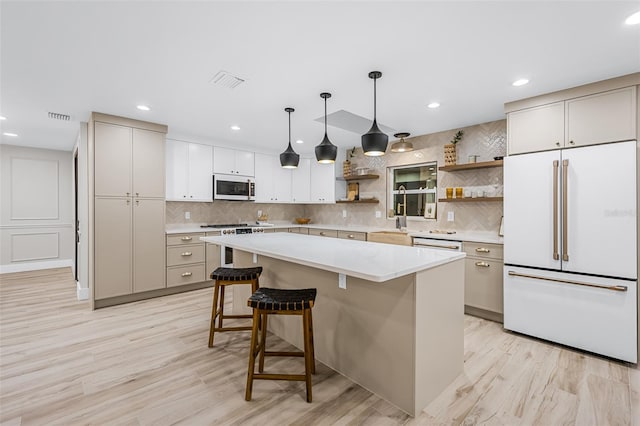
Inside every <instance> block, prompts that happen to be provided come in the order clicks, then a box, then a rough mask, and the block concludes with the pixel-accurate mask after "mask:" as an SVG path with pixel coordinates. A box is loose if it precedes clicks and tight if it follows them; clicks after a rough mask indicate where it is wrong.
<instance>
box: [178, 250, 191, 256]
mask: <svg viewBox="0 0 640 426" xmlns="http://www.w3.org/2000/svg"><path fill="white" fill-rule="evenodd" d="M192 254H193V253H191V252H190V251H185V252H184V253H180V256H191V255H192Z"/></svg>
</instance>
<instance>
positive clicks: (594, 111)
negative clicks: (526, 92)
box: [507, 86, 637, 154]
mask: <svg viewBox="0 0 640 426" xmlns="http://www.w3.org/2000/svg"><path fill="white" fill-rule="evenodd" d="M636 92H637V91H636V87H635V86H630V87H625V88H622V89H616V90H610V91H606V92H601V93H596V94H593V95H589V96H581V97H577V98H572V99H569V100H566V101H561V102H555V103H551V104H547V105H542V106H537V107H533V108H527V109H523V110H519V111H513V112H510V113H509V114H508V115H507V132H508V151H509V154H520V153H525V152H535V151H546V150H551V149H559V148H570V147H574V146H583V145H594V144H600V143H608V142H619V141H625V140H632V139H635V138H636V119H637V118H636V108H637V107H636V102H637V101H636V99H637V93H636Z"/></svg>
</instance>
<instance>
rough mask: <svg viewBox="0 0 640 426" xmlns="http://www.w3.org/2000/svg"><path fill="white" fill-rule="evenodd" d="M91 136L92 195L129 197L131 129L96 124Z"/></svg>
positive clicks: (130, 190) (130, 183) (130, 191)
mask: <svg viewBox="0 0 640 426" xmlns="http://www.w3.org/2000/svg"><path fill="white" fill-rule="evenodd" d="M94 134H95V148H94V149H95V194H96V195H99V196H107V197H109V196H111V197H128V196H131V194H132V192H133V190H132V189H131V185H132V182H131V180H132V176H131V165H132V162H133V161H132V158H131V143H132V138H133V129H131V127H124V126H118V125H115V124H107V123H101V122H96V123H95V127H94Z"/></svg>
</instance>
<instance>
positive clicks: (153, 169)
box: [132, 129, 165, 198]
mask: <svg viewBox="0 0 640 426" xmlns="http://www.w3.org/2000/svg"><path fill="white" fill-rule="evenodd" d="M164 139H165V135H164V133H159V132H153V131H151V130H143V129H133V149H132V151H133V154H132V158H133V165H132V175H133V195H134V196H136V197H145V198H164V167H162V166H163V165H164Z"/></svg>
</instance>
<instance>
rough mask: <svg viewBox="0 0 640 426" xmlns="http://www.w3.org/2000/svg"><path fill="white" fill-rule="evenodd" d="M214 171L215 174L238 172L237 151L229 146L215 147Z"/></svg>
mask: <svg viewBox="0 0 640 426" xmlns="http://www.w3.org/2000/svg"><path fill="white" fill-rule="evenodd" d="M213 173H214V174H225V175H231V174H234V175H235V174H237V173H236V152H235V150H233V149H229V148H220V147H217V146H216V147H214V148H213Z"/></svg>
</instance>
